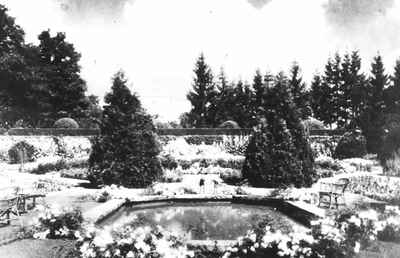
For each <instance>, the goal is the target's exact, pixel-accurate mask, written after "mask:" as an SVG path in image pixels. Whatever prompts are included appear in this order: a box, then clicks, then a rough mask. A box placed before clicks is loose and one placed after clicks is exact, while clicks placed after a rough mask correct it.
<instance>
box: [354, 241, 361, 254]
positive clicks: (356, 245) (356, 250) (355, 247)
mask: <svg viewBox="0 0 400 258" xmlns="http://www.w3.org/2000/svg"><path fill="white" fill-rule="evenodd" d="M354 252H355V253H358V252H360V243H359V242H356V244H355V246H354Z"/></svg>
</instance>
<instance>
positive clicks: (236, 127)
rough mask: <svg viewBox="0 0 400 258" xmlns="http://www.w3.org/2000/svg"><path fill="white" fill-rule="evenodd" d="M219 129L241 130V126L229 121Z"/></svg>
mask: <svg viewBox="0 0 400 258" xmlns="http://www.w3.org/2000/svg"><path fill="white" fill-rule="evenodd" d="M218 128H227V129H240V126H239V125H238V123H236V122H235V121H232V120H228V121H225V122H223V123H222V124H220V125H219V126H218Z"/></svg>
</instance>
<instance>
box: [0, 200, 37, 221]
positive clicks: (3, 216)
mask: <svg viewBox="0 0 400 258" xmlns="http://www.w3.org/2000/svg"><path fill="white" fill-rule="evenodd" d="M43 197H45V195H44V194H17V195H16V196H15V197H12V198H9V199H5V200H0V202H1V203H2V204H3V205H1V206H0V222H5V223H6V224H7V225H9V224H10V221H11V215H15V216H17V217H19V216H20V215H21V214H22V213H26V212H27V211H28V210H29V209H33V208H35V207H36V199H37V198H43ZM28 200H32V205H31V206H30V207H28V202H27V201H28Z"/></svg>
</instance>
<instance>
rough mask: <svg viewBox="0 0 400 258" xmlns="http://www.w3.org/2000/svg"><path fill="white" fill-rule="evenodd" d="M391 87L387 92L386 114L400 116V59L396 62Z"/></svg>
mask: <svg viewBox="0 0 400 258" xmlns="http://www.w3.org/2000/svg"><path fill="white" fill-rule="evenodd" d="M390 79H391V85H390V86H389V87H388V88H387V90H386V91H385V105H386V113H392V114H399V115H400V59H399V60H397V61H396V65H395V67H394V74H393V76H391V78H390Z"/></svg>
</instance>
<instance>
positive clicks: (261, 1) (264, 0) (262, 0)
mask: <svg viewBox="0 0 400 258" xmlns="http://www.w3.org/2000/svg"><path fill="white" fill-rule="evenodd" d="M247 1H248V2H249V3H250V4H251V5H252V6H254V7H255V8H257V9H262V8H263V7H264V6H265V5H266V4H268V3H269V2H271V1H272V0H247Z"/></svg>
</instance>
